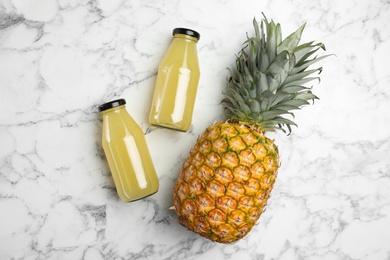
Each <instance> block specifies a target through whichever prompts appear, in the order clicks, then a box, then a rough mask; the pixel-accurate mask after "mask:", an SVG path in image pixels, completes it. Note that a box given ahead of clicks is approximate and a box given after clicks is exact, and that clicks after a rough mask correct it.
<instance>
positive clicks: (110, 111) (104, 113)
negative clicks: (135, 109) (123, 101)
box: [101, 105, 125, 115]
mask: <svg viewBox="0 0 390 260" xmlns="http://www.w3.org/2000/svg"><path fill="white" fill-rule="evenodd" d="M124 108H125V105H121V106H117V107H113V108H110V109H107V110H104V111H102V112H101V114H102V115H106V114H109V113H112V112H114V113H119V112H120V111H121V110H123V109H124Z"/></svg>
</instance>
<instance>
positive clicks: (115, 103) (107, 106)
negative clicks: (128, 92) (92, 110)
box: [99, 98, 126, 112]
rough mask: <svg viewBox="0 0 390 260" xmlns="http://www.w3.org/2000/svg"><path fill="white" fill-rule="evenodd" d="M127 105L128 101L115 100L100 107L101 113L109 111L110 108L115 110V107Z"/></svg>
mask: <svg viewBox="0 0 390 260" xmlns="http://www.w3.org/2000/svg"><path fill="white" fill-rule="evenodd" d="M125 104H126V100H124V99H123V98H121V99H116V100H113V101H110V102H107V103H104V104H102V105H100V106H99V111H100V112H102V111H104V110H107V109H110V108H114V107H119V106H122V105H125Z"/></svg>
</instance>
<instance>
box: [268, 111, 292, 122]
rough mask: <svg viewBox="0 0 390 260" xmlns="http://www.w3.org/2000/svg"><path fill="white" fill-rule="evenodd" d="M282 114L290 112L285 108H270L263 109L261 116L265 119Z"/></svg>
mask: <svg viewBox="0 0 390 260" xmlns="http://www.w3.org/2000/svg"><path fill="white" fill-rule="evenodd" d="M283 114H292V113H290V112H288V111H286V110H281V109H273V110H270V111H264V112H262V113H261V115H262V116H263V118H264V119H265V120H268V119H271V120H272V119H274V118H275V117H277V116H280V115H283Z"/></svg>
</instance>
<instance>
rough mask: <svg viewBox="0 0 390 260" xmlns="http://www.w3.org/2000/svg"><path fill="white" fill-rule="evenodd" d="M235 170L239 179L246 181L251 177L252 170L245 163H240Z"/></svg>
mask: <svg viewBox="0 0 390 260" xmlns="http://www.w3.org/2000/svg"><path fill="white" fill-rule="evenodd" d="M233 172H234V173H235V174H234V176H235V178H236V179H237V180H239V181H246V180H249V178H250V177H251V172H250V170H249V168H248V166H245V165H238V166H237V167H235V168H234V170H233Z"/></svg>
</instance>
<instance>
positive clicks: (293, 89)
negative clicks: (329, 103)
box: [282, 85, 309, 94]
mask: <svg viewBox="0 0 390 260" xmlns="http://www.w3.org/2000/svg"><path fill="white" fill-rule="evenodd" d="M282 89H283V91H284V92H286V93H290V94H294V93H298V92H299V91H302V90H307V89H309V88H308V87H304V86H295V85H293V86H288V87H284V88H282Z"/></svg>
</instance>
